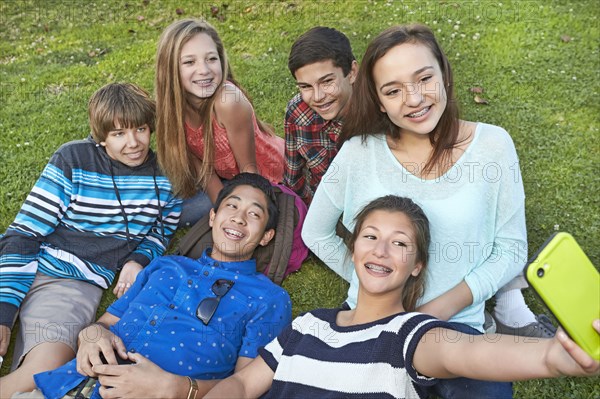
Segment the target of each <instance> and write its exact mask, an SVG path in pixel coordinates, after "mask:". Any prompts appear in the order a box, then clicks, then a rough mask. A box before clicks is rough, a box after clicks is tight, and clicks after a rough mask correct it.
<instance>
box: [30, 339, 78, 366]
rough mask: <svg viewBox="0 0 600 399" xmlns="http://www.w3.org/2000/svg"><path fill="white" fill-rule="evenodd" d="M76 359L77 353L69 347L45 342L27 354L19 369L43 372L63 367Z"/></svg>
mask: <svg viewBox="0 0 600 399" xmlns="http://www.w3.org/2000/svg"><path fill="white" fill-rule="evenodd" d="M74 357H75V352H73V349H71V347H70V346H69V345H67V344H65V343H62V342H44V343H42V344H39V345H37V346H35V347H34V348H33V349H31V350H30V351H29V353H27V355H26V356H25V358H24V359H23V362H22V364H21V366H20V367H19V368H21V367H27V368H31V369H32V370H33V369H40V371H38V372H41V371H46V370H51V369H54V368H56V367H59V366H62V365H63V364H65V363H66V362H68V361H69V360H71V359H73V358H74Z"/></svg>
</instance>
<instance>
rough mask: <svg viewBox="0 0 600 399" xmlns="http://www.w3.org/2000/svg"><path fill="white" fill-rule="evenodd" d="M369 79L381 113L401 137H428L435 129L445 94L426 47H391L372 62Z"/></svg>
mask: <svg viewBox="0 0 600 399" xmlns="http://www.w3.org/2000/svg"><path fill="white" fill-rule="evenodd" d="M373 80H374V81H375V86H376V87H375V89H376V92H377V96H378V98H379V102H380V109H381V111H382V112H385V113H386V114H387V115H388V117H389V118H390V120H391V121H392V123H394V124H395V125H396V126H398V127H399V128H400V132H401V134H402V133H408V134H429V133H430V132H431V131H433V129H434V128H435V127H436V126H437V124H438V122H439V120H440V118H441V116H442V114H443V113H444V110H445V109H446V104H447V95H446V89H445V86H444V79H443V77H442V72H441V69H440V65H439V64H438V62H437V60H436V59H435V57H434V55H433V53H432V52H431V50H430V49H429V48H428V47H427V46H425V45H423V44H419V43H403V44H400V45H398V46H396V47H393V48H392V49H390V50H389V51H388V52H387V53H386V54H385V55H384V56H383V57H381V58H380V59H379V60H378V61H377V62H376V63H375V66H374V67H373Z"/></svg>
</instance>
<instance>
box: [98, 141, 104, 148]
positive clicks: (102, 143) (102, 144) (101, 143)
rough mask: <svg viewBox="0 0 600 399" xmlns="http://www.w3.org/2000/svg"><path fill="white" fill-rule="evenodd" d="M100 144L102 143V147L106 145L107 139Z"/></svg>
mask: <svg viewBox="0 0 600 399" xmlns="http://www.w3.org/2000/svg"><path fill="white" fill-rule="evenodd" d="M98 144H100V145H101V146H102V147H106V141H101V142H100V143H98Z"/></svg>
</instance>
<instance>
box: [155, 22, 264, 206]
mask: <svg viewBox="0 0 600 399" xmlns="http://www.w3.org/2000/svg"><path fill="white" fill-rule="evenodd" d="M200 33H205V34H207V35H208V36H210V38H211V39H212V40H213V41H214V42H215V45H216V47H217V53H218V55H219V58H220V60H221V72H222V75H223V79H222V81H221V82H220V83H219V86H218V87H217V89H216V90H215V93H214V94H213V95H212V96H210V97H209V98H206V99H205V100H204V101H202V102H201V103H200V106H199V107H194V108H193V110H194V111H195V112H197V113H198V115H200V121H201V126H202V130H203V135H204V153H203V156H202V160H200V159H199V158H198V157H196V156H195V155H194V154H192V152H191V151H190V149H189V148H188V145H187V142H186V136H185V110H186V109H187V108H188V107H192V105H191V104H190V103H189V102H188V101H187V100H186V96H185V91H184V89H183V87H182V85H181V82H180V79H179V65H180V56H181V49H182V47H183V46H184V45H185V44H186V43H187V42H188V41H189V40H190V39H191V38H193V37H194V36H196V35H197V34H200ZM226 80H227V81H230V82H232V83H233V84H234V85H235V86H236V87H237V88H238V89H240V91H241V92H242V93H243V94H244V96H245V97H246V98H247V99H248V101H250V103H252V102H251V99H250V97H249V96H248V95H247V93H246V92H245V91H244V90H243V89H242V88H241V87H240V85H239V84H238V83H237V82H236V81H235V79H234V77H233V73H232V71H231V67H230V65H229V60H228V58H227V53H226V52H225V48H224V47H223V42H222V41H221V38H220V37H219V34H218V33H217V31H216V29H215V28H214V27H213V26H212V25H211V24H209V23H208V22H206V21H204V20H200V19H190V18H188V19H183V20H180V21H176V22H174V23H172V24H171V25H169V26H168V27H167V28H166V29H165V30H164V32H163V33H162V34H161V36H160V39H159V41H158V46H157V52H156V79H155V90H156V145H157V156H158V162H159V164H160V166H161V168H162V169H163V170H164V172H165V174H166V175H167V176H168V177H169V180H171V184H172V185H173V191H174V192H175V194H176V195H178V196H181V197H183V198H189V197H192V196H193V195H194V194H196V192H197V191H198V189H205V188H206V184H207V183H208V181H209V179H210V176H211V175H212V174H213V173H214V167H213V159H214V135H213V129H212V125H213V124H212V122H213V118H214V105H215V102H216V100H217V99H218V98H219V97H220V95H221V91H222V89H223V86H224V84H225V81H226ZM257 122H258V125H259V127H260V129H261V130H262V131H263V132H266V133H268V134H273V131H272V128H271V127H270V126H269V125H266V124H264V123H262V122H261V121H259V120H257Z"/></svg>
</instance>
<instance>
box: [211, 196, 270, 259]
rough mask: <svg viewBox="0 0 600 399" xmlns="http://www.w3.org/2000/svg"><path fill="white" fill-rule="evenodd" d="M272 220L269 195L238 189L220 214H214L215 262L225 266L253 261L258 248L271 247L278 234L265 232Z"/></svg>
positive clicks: (212, 215)
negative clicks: (268, 200)
mask: <svg viewBox="0 0 600 399" xmlns="http://www.w3.org/2000/svg"><path fill="white" fill-rule="evenodd" d="M268 220H269V214H268V211H267V198H266V196H265V194H264V193H263V192H262V191H261V190H259V189H257V188H254V187H252V186H249V185H240V186H237V187H236V188H234V189H233V191H232V192H231V194H229V195H228V196H227V197H225V198H224V199H223V201H222V202H221V205H219V209H217V211H216V212H215V211H214V209H211V210H210V222H209V223H210V226H211V227H212V238H213V243H214V244H213V249H212V253H211V254H210V256H211V258H213V259H215V260H218V261H222V262H239V261H244V260H248V259H250V258H251V257H252V254H253V253H254V250H255V249H256V247H257V246H259V245H262V246H264V245H267V244H268V243H269V241H271V239H272V238H273V236H274V234H275V230H273V229H270V230H267V231H265V227H266V225H267V222H268Z"/></svg>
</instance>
